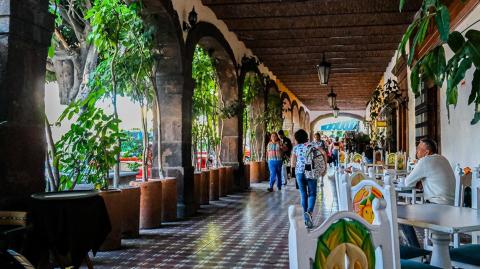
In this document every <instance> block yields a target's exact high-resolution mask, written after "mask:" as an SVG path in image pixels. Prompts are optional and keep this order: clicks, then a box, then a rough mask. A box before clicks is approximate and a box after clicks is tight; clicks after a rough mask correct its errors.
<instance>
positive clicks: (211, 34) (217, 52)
mask: <svg viewBox="0 0 480 269" xmlns="http://www.w3.org/2000/svg"><path fill="white" fill-rule="evenodd" d="M197 45H198V46H200V47H202V48H203V49H205V50H206V51H208V52H209V53H210V57H212V58H213V59H214V62H215V70H216V73H217V78H218V81H219V86H220V91H221V96H222V99H223V101H224V104H225V106H229V105H231V104H233V103H234V102H235V101H237V100H239V99H240V94H239V90H238V89H239V88H238V83H237V81H238V78H237V71H236V66H237V63H236V60H235V57H234V54H233V50H232V48H231V47H230V45H229V44H228V42H227V41H226V40H225V38H224V36H223V34H222V33H221V32H220V30H219V29H218V28H216V26H214V25H213V24H210V23H206V22H200V23H198V24H196V25H195V26H194V27H193V29H191V30H190V32H189V34H188V37H187V42H186V65H185V67H186V76H187V75H188V74H190V77H191V74H192V62H193V55H194V51H195V47H196V46H197ZM193 90H194V89H193V87H192V88H188V89H187V88H186V91H188V93H187V92H186V95H185V98H187V101H188V102H189V103H190V107H191V105H192V96H193ZM190 111H191V110H190ZM189 117H190V119H191V117H192V115H191V112H190V115H189ZM223 125H224V126H223V133H222V138H221V143H222V151H221V154H220V156H221V159H222V163H223V164H224V165H230V166H234V167H235V168H238V166H239V158H238V156H239V155H238V151H239V150H240V149H241V146H239V144H238V141H239V137H241V135H240V130H239V118H238V116H235V117H232V118H230V119H224V120H223ZM191 127H192V121H191V120H190V121H189V125H188V126H187V128H188V129H189V130H191ZM220 128H221V127H220ZM185 135H186V136H187V137H185V139H186V140H187V141H190V143H189V149H188V151H189V152H191V147H192V144H191V141H192V138H191V133H186V134H185ZM189 165H192V164H191V163H190V164H189Z"/></svg>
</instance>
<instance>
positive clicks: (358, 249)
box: [288, 199, 400, 269]
mask: <svg viewBox="0 0 480 269" xmlns="http://www.w3.org/2000/svg"><path fill="white" fill-rule="evenodd" d="M386 204H387V203H386V202H385V200H383V199H378V200H375V201H374V203H373V210H374V211H375V216H376V218H375V222H374V223H373V224H370V223H368V222H366V221H365V220H364V219H363V218H361V217H360V216H358V215H357V214H355V213H353V212H346V211H341V212H337V213H335V214H333V215H332V216H330V217H329V218H328V219H327V220H326V221H325V222H323V223H322V225H321V226H320V227H318V228H316V229H314V230H311V231H308V230H307V229H306V228H305V225H304V223H303V211H302V210H301V209H300V207H299V206H290V207H289V209H288V216H289V220H290V230H289V234H288V250H289V258H290V269H304V268H305V269H306V268H352V269H353V268H362V269H367V268H377V269H380V268H389V269H400V260H399V251H398V247H397V248H395V243H394V242H398V239H395V238H393V237H392V233H391V231H392V230H394V229H395V228H393V229H392V227H391V226H392V224H393V225H396V222H394V223H391V222H390V221H389V219H388V217H387V212H385V208H386V206H387V205H386ZM346 230H347V231H348V233H343V232H344V231H346ZM339 233H342V235H343V236H336V235H338V234H339ZM372 265H375V266H374V267H372Z"/></svg>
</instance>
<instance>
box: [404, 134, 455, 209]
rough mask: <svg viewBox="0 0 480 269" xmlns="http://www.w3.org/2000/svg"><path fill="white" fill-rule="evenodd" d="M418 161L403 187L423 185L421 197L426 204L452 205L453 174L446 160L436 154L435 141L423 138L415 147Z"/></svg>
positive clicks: (453, 194) (453, 198) (453, 190)
mask: <svg viewBox="0 0 480 269" xmlns="http://www.w3.org/2000/svg"><path fill="white" fill-rule="evenodd" d="M417 158H418V159H419V160H418V162H417V164H416V165H415V168H414V169H413V171H412V172H411V173H410V175H408V177H407V178H406V179H405V185H407V186H409V187H414V186H415V185H416V184H417V183H418V182H419V181H421V182H422V185H423V197H424V199H425V200H426V201H427V203H428V202H429V203H435V204H446V205H453V202H454V200H455V174H454V173H453V169H452V167H451V166H450V163H449V162H448V160H447V159H446V158H445V157H443V156H441V155H438V154H437V145H436V143H435V141H433V140H431V139H427V138H424V139H422V140H420V143H419V144H418V146H417Z"/></svg>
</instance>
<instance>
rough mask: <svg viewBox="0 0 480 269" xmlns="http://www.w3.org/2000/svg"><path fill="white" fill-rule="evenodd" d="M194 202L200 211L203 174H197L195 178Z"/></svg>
mask: <svg viewBox="0 0 480 269" xmlns="http://www.w3.org/2000/svg"><path fill="white" fill-rule="evenodd" d="M193 187H194V189H193V201H194V202H195V208H196V209H198V208H199V207H200V204H201V202H202V172H195V174H194V176H193Z"/></svg>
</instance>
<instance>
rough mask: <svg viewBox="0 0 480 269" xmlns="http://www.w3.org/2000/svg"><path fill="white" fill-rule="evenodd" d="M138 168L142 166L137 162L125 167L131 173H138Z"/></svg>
mask: <svg viewBox="0 0 480 269" xmlns="http://www.w3.org/2000/svg"><path fill="white" fill-rule="evenodd" d="M140 166H142V165H141V164H140V163H138V162H130V163H127V167H128V169H130V170H131V171H134V172H136V171H138V169H139V168H140Z"/></svg>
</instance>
